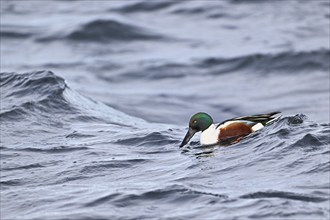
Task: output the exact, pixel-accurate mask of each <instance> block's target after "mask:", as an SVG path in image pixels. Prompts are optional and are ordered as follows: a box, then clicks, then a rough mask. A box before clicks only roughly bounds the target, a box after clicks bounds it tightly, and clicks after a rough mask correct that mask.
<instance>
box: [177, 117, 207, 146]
mask: <svg viewBox="0 0 330 220" xmlns="http://www.w3.org/2000/svg"><path fill="white" fill-rule="evenodd" d="M211 124H213V119H212V118H211V116H209V115H208V114H206V113H204V112H199V113H196V114H194V115H193V116H192V117H191V118H190V121H189V130H188V132H187V134H186V136H185V137H184V139H183V141H182V143H181V145H180V147H183V146H184V145H186V144H187V143H188V142H189V141H190V139H191V138H192V137H193V136H194V134H195V133H196V132H199V131H202V132H203V131H205V130H206V129H207V128H208V127H210V125H211Z"/></svg>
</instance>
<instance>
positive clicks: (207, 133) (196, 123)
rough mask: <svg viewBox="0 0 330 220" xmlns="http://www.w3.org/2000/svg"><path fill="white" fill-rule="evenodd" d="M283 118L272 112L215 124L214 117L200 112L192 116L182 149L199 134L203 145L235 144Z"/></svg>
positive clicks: (181, 145)
mask: <svg viewBox="0 0 330 220" xmlns="http://www.w3.org/2000/svg"><path fill="white" fill-rule="evenodd" d="M280 117H281V112H279V111H276V112H270V113H265V114H256V115H250V116H241V117H236V118H232V119H228V120H225V121H223V122H221V123H219V124H214V122H213V119H212V117H211V116H210V115H209V114H207V113H205V112H198V113H196V114H194V115H193V116H191V118H190V120H189V129H188V132H187V134H186V135H185V136H184V138H183V141H182V143H181V144H180V148H182V147H183V146H185V145H186V144H188V142H189V141H190V140H191V138H192V137H193V136H194V135H195V134H196V133H197V132H202V133H201V135H200V144H201V145H216V144H221V143H224V144H233V143H237V142H239V141H240V140H242V139H243V138H244V137H246V136H247V135H249V134H251V133H253V132H256V131H258V130H260V129H262V128H263V127H265V126H267V125H269V124H270V123H272V122H274V121H275V120H277V119H278V118H280Z"/></svg>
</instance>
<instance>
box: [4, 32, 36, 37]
mask: <svg viewBox="0 0 330 220" xmlns="http://www.w3.org/2000/svg"><path fill="white" fill-rule="evenodd" d="M32 35H33V34H31V33H23V32H17V31H1V32H0V36H1V38H10V39H13V38H14V39H15V38H16V39H24V38H29V37H31V36H32Z"/></svg>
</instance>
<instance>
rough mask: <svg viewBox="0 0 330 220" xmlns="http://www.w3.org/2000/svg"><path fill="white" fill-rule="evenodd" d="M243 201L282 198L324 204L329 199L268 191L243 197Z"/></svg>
mask: <svg viewBox="0 0 330 220" xmlns="http://www.w3.org/2000/svg"><path fill="white" fill-rule="evenodd" d="M240 198H243V199H260V198H263V199H265V198H281V199H291V200H299V201H304V202H316V203H317V202H324V201H327V200H329V199H328V198H323V197H316V196H310V195H304V194H299V193H292V192H284V191H266V192H255V193H249V194H246V195H243V196H241V197H240Z"/></svg>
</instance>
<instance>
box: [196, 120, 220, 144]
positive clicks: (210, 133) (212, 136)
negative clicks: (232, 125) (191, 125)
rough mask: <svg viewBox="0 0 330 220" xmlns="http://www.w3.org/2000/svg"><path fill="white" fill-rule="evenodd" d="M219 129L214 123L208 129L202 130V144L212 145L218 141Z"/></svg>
mask: <svg viewBox="0 0 330 220" xmlns="http://www.w3.org/2000/svg"><path fill="white" fill-rule="evenodd" d="M218 136H219V130H218V129H216V126H215V125H214V124H212V125H210V127H209V128H208V129H206V130H205V131H203V132H202V134H201V137H200V143H201V144H202V145H211V144H216V143H218Z"/></svg>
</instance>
